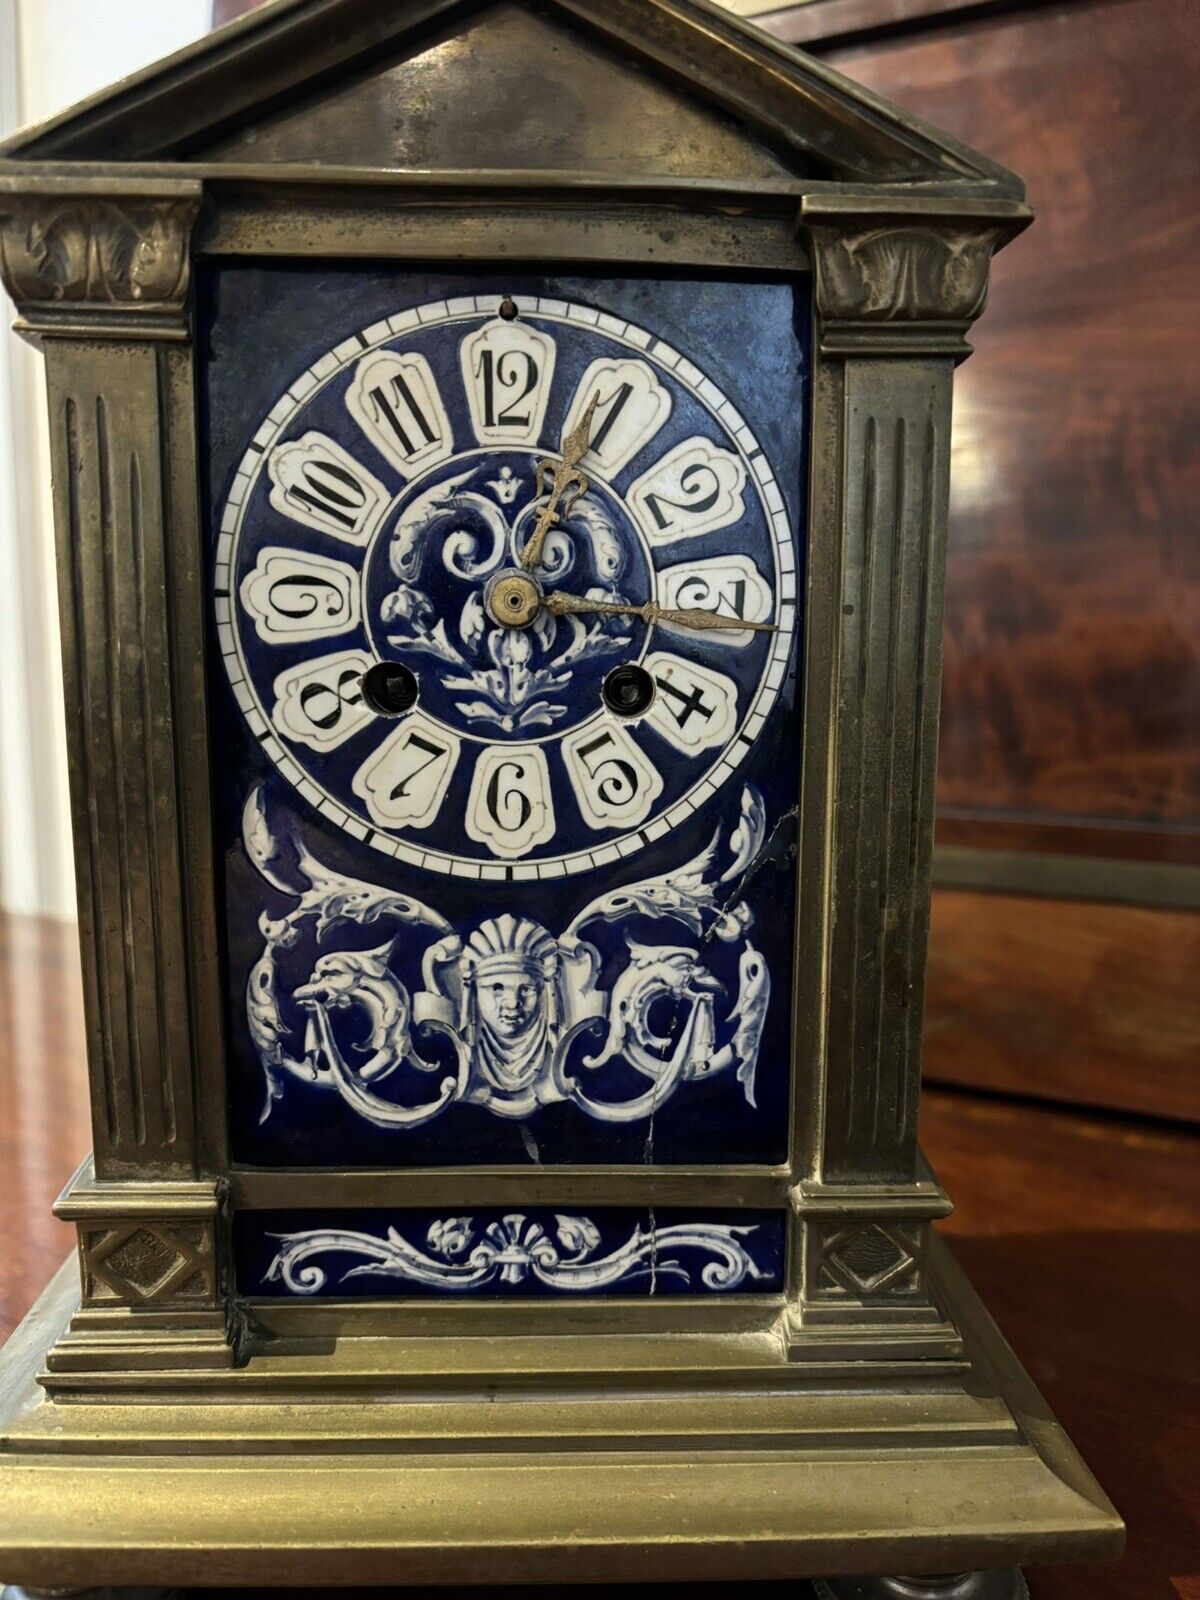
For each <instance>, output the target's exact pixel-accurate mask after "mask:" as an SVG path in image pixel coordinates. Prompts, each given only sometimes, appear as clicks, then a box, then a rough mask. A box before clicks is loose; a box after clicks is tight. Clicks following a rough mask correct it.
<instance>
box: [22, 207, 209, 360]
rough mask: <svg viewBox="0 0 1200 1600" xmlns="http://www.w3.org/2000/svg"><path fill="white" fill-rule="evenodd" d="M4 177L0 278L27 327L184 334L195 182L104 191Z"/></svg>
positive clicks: (77, 333)
mask: <svg viewBox="0 0 1200 1600" xmlns="http://www.w3.org/2000/svg"><path fill="white" fill-rule="evenodd" d="M68 181H69V180H61V179H57V180H50V179H44V180H42V181H41V183H40V184H38V185H37V186H36V187H34V186H32V185H25V186H22V187H18V186H17V182H18V180H13V179H7V180H0V276H3V279H4V284H5V287H6V288H7V290H8V292H9V294H10V295H11V296H12V298H13V300H14V301H15V302H16V304H17V309H18V311H19V312H20V320H19V321H18V323H17V327H18V329H19V330H20V331H22V332H26V333H31V334H37V335H59V336H69V337H74V338H88V339H91V338H97V337H101V338H104V337H109V338H122V339H128V338H158V339H164V338H165V339H170V338H176V339H181V338H183V337H184V336H185V334H186V318H187V295H188V283H189V277H190V265H191V257H190V244H191V233H192V227H193V225H194V223H195V220H196V215H197V213H198V211H199V208H200V200H201V186H200V184H199V183H198V182H192V181H189V180H183V181H180V182H173V181H163V182H155V183H148V184H146V185H145V186H144V187H143V189H142V190H140V191H133V192H128V193H124V192H123V193H120V194H117V193H105V192H103V191H101V190H96V189H91V188H87V187H82V186H79V187H75V188H69V187H66V185H67V183H68Z"/></svg>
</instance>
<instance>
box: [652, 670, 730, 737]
mask: <svg viewBox="0 0 1200 1600" xmlns="http://www.w3.org/2000/svg"><path fill="white" fill-rule="evenodd" d="M654 681H655V682H656V683H657V684H658V687H659V688H660V689H661V690H662V692H663V693H664V694H669V695H670V696H671V699H672V700H674V701H675V704H674V705H673V706H671V707H670V712H671V715H672V716H673V717H674V718H675V721H676V724H677V725H678V726H679V727H680V728H686V727H687V725H688V723H689V722H690V721H691V719H692V718H693V717H694V716H697V715H699V716H702V717H703V718H704V720H705V722H710V721H711V720H712V718H713V716H714V714H715V713H716V709H717V708H716V706H715V705H713V704H712V703H711V702H710V701H708V700H706V699H705V698H704V690H703V688H702V687H701V685H700V684H698V683H696V684H693V685H692V688H691V692H690V693H687V694H685V693H684V691H683V690H682V689H678V688H676V686H675V685H674V684H673V683H672V682H671V680H670V678H666V677H661V678H656V679H655V680H654Z"/></svg>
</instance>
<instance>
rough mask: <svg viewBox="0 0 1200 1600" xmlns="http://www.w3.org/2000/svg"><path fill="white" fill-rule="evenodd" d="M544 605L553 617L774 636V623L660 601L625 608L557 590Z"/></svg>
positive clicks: (649, 601)
mask: <svg viewBox="0 0 1200 1600" xmlns="http://www.w3.org/2000/svg"><path fill="white" fill-rule="evenodd" d="M542 604H543V605H544V606H545V607H546V610H547V611H548V612H549V613H550V615H551V616H553V617H567V616H587V615H588V614H590V613H599V614H600V615H602V616H606V617H640V618H641V619H642V621H643V622H645V623H647V624H652V623H655V622H669V623H674V624H676V625H677V626H679V627H681V628H728V629H730V630H734V629H739V628H751V629H753V630H754V632H755V633H774V632H775V631H776V624H775V623H773V622H743V621H742V620H741V618H740V617H723V616H721V615H720V614H719V613H718V612H716V611H702V610H700V609H699V608H698V607H695V606H687V607H684V608H682V609H678V608H675V607H672V606H660V605H659V603H658V601H657V600H647V601H646V603H645V605H641V606H631V605H624V604H622V603H620V602H618V601H616V600H585V599H584V598H583V597H582V596H580V595H575V594H566V593H564V592H563V591H562V590H561V589H555V590H554V591H553V592H552V593H550V594H548V595H547V596H546V598H545V600H544V601H543V602H542Z"/></svg>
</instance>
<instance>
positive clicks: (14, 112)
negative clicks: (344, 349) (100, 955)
mask: <svg viewBox="0 0 1200 1600" xmlns="http://www.w3.org/2000/svg"><path fill="white" fill-rule="evenodd" d="M211 14H212V0H150V3H147V0H0V131H3V132H9V131H11V130H12V129H13V128H15V127H19V126H20V125H21V124H22V123H25V122H36V121H40V120H41V119H42V118H43V117H47V116H50V115H52V114H53V113H54V112H56V111H58V110H61V109H62V107H64V106H67V105H70V104H71V103H72V102H73V101H75V100H80V99H82V98H83V97H84V96H85V95H89V94H92V93H94V92H95V91H96V90H97V89H102V88H103V87H104V85H105V84H107V83H111V82H112V81H114V80H115V79H117V78H120V77H124V76H125V75H126V74H127V73H130V72H133V71H136V70H137V68H139V67H142V66H145V65H147V64H148V63H149V62H151V61H154V60H157V59H158V57H159V56H163V55H167V54H169V53H170V52H171V51H172V50H177V49H179V48H180V46H181V45H184V44H187V43H189V42H190V41H191V40H193V39H195V38H197V37H199V35H200V34H202V33H204V32H206V31H207V29H208V26H209V19H210V17H211ZM12 317H13V308H12V305H11V303H10V302H9V301H8V300H7V298H6V297H5V296H4V295H3V292H2V291H0V326H2V327H3V329H4V331H3V332H0V907H2V908H3V909H4V910H8V911H24V912H37V913H42V914H46V915H50V916H59V917H72V916H74V914H75V889H74V875H73V869H72V866H71V839H70V821H69V813H68V804H67V780H66V750H65V746H64V743H63V733H62V718H63V708H62V677H61V669H60V665H59V646H58V624H57V602H56V597H55V579H54V555H53V534H52V524H51V513H50V467H49V451H48V446H47V440H46V424H45V412H44V393H43V387H42V372H41V358H40V356H38V355H37V354H36V353H35V352H34V351H32V350H30V349H29V348H28V346H26V345H24V344H22V343H21V341H20V340H18V339H17V338H16V337H15V335H13V334H11V333H9V332H7V325H8V324H9V323H10V322H11V321H12Z"/></svg>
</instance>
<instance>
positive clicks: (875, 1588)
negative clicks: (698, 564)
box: [813, 1567, 1029, 1600]
mask: <svg viewBox="0 0 1200 1600" xmlns="http://www.w3.org/2000/svg"><path fill="white" fill-rule="evenodd" d="M813 1587H814V1589H815V1590H816V1592H817V1596H818V1600H1029V1588H1028V1585H1027V1584H1026V1582H1025V1579H1024V1578H1023V1577H1022V1576H1021V1569H1020V1567H993V1568H989V1570H988V1571H986V1572H958V1573H952V1574H949V1575H947V1576H946V1577H941V1578H938V1577H929V1578H818V1579H817V1580H816V1582H815V1583H814V1584H813Z"/></svg>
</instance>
